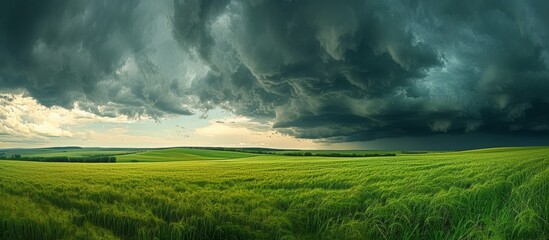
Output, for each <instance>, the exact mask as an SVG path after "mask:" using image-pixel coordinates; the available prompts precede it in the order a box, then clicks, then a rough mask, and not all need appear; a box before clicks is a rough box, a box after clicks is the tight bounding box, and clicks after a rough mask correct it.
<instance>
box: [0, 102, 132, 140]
mask: <svg viewBox="0 0 549 240" xmlns="http://www.w3.org/2000/svg"><path fill="white" fill-rule="evenodd" d="M0 120H1V121H0V139H2V140H3V141H12V140H14V138H13V137H16V138H17V140H21V141H22V140H39V139H46V138H51V137H74V136H76V135H79V134H81V133H78V132H75V131H72V130H71V127H72V126H75V125H83V124H89V123H98V122H109V123H128V122H131V121H132V120H130V119H128V118H127V117H126V116H116V117H110V118H109V117H100V116H97V115H95V114H93V113H89V112H86V111H84V110H82V109H80V108H79V105H78V102H75V103H74V106H73V108H72V109H70V110H69V109H65V108H61V107H57V106H53V107H45V106H43V105H41V104H39V103H38V102H37V101H36V100H35V99H34V98H32V97H29V96H27V95H25V94H22V93H19V94H0ZM3 135H10V136H12V137H10V138H9V139H3V138H2V136H3ZM17 140H16V141H17Z"/></svg>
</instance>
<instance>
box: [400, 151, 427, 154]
mask: <svg viewBox="0 0 549 240" xmlns="http://www.w3.org/2000/svg"><path fill="white" fill-rule="evenodd" d="M401 153H402V154H426V153H427V152H423V151H401Z"/></svg>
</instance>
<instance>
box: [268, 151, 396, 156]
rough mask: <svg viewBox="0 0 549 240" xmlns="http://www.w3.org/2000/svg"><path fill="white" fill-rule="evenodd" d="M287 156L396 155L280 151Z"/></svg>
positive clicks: (383, 154)
mask: <svg viewBox="0 0 549 240" xmlns="http://www.w3.org/2000/svg"><path fill="white" fill-rule="evenodd" d="M278 154H281V155H286V156H318V157H394V156H396V154H394V153H311V152H287V153H278Z"/></svg>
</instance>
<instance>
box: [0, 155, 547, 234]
mask: <svg viewBox="0 0 549 240" xmlns="http://www.w3.org/2000/svg"><path fill="white" fill-rule="evenodd" d="M173 151H175V152H177V151H179V150H173ZM197 151H201V150H197ZM169 152H170V151H169V150H166V152H165V153H166V154H165V157H168V158H169V157H173V155H172V154H171V153H169ZM178 154H183V153H178ZM184 154H189V155H193V156H206V155H209V154H210V153H203V154H200V153H198V152H196V154H192V153H188V152H186V153H184ZM211 154H213V155H211V156H217V155H215V154H214V153H211ZM181 157H183V155H181ZM159 158H160V157H159ZM221 158H223V157H218V158H217V159H221ZM193 159H194V157H193ZM180 160H181V159H180ZM197 160H198V159H197ZM0 200H1V201H0V239H101V238H102V239H155V238H157V239H483V238H494V239H547V236H549V227H548V226H549V223H548V222H547V221H548V219H549V148H547V147H538V148H506V149H489V150H479V151H469V152H456V153H433V154H410V155H402V156H396V157H375V158H322V157H289V156H273V155H257V156H251V157H247V158H238V159H232V160H222V161H200V160H199V161H176V162H156V163H138V164H135V163H117V164H102V163H95V164H86V163H43V162H21V161H0Z"/></svg>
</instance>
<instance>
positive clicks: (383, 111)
mask: <svg viewBox="0 0 549 240" xmlns="http://www.w3.org/2000/svg"><path fill="white" fill-rule="evenodd" d="M546 9H549V3H547V1H543V0H527V1H510V0H501V1H474V0H466V1H460V2H459V3H458V2H456V1H450V0H442V1H435V0H432V1H431V0H428V1H414V0H391V1H359V0H350V1H339V2H334V1H327V0H321V1H312V0H303V1H253V0H243V1H236V0H233V1H230V0H219V1H214V0H202V1H200V0H175V1H114V2H113V1H83V0H76V1H62V0H48V1H40V2H35V1H28V0H21V1H4V3H3V6H2V10H1V11H2V16H3V17H2V18H0V53H1V54H0V90H2V91H4V92H10V91H25V92H27V93H28V94H29V96H31V97H33V98H34V99H36V100H37V101H38V102H39V103H40V104H42V105H44V106H47V107H53V106H60V107H63V108H67V109H71V108H73V107H74V104H75V103H78V106H79V107H80V108H81V109H83V110H86V111H88V112H92V113H94V114H97V115H98V116H104V117H116V116H121V115H124V116H129V117H139V116H150V117H152V118H160V117H162V116H165V115H170V114H177V115H190V114H195V113H196V112H197V111H198V112H201V111H207V110H209V109H214V108H219V107H221V108H224V109H227V110H230V111H231V112H233V113H235V114H238V115H242V116H245V117H247V118H250V119H254V120H256V121H261V122H272V123H273V124H272V126H273V128H274V129H276V130H277V131H279V132H281V133H284V134H289V135H292V136H296V137H299V138H308V139H318V140H322V141H329V142H345V141H365V140H373V139H380V138H390V137H402V136H425V135H431V134H445V133H446V134H449V133H465V132H481V133H498V134H521V135H548V134H549V127H547V122H549V111H547V110H548V109H549V94H547V92H548V91H549V36H548V30H547V27H546V26H548V25H549V17H548V16H547V14H546V13H545V12H546Z"/></svg>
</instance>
